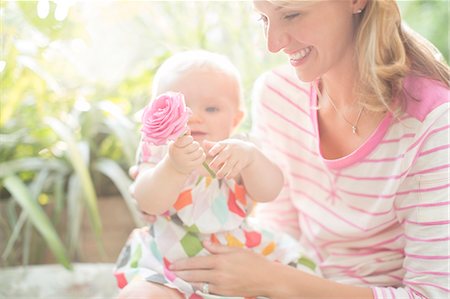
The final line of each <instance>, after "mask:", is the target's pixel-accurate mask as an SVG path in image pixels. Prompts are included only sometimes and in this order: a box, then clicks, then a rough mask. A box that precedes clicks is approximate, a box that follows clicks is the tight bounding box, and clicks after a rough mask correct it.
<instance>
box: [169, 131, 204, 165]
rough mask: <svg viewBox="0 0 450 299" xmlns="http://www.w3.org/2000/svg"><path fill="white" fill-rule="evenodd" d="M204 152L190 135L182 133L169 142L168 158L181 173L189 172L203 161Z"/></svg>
mask: <svg viewBox="0 0 450 299" xmlns="http://www.w3.org/2000/svg"><path fill="white" fill-rule="evenodd" d="M205 158H206V154H205V152H204V151H203V149H202V147H201V146H200V144H199V143H198V142H197V141H194V138H192V136H191V135H183V136H181V137H179V138H178V139H177V140H175V141H174V142H171V143H170V144H169V159H170V161H171V162H172V165H173V167H174V168H175V169H176V170H177V171H178V172H180V173H182V174H190V173H191V172H192V171H193V170H194V169H196V168H197V167H198V166H200V165H201V164H202V163H203V161H205Z"/></svg>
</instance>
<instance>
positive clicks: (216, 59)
mask: <svg viewBox="0 0 450 299" xmlns="http://www.w3.org/2000/svg"><path fill="white" fill-rule="evenodd" d="M192 70H214V71H216V72H218V73H222V74H225V75H228V76H229V77H230V78H232V79H233V80H234V81H235V82H236V87H237V91H238V97H239V99H238V100H239V107H240V108H242V102H243V101H242V98H243V91H242V85H241V76H240V73H239V71H238V69H237V68H236V66H234V64H233V63H232V62H231V61H230V60H229V59H228V58H227V57H226V56H224V55H221V54H217V53H213V52H209V51H205V50H190V51H183V52H178V53H176V54H174V55H172V56H171V57H169V58H168V59H166V60H165V61H164V62H163V64H161V66H160V67H159V68H158V70H157V71H156V74H155V77H154V78H153V82H152V98H155V97H156V96H158V95H159V94H160V93H161V92H163V91H166V90H164V89H165V88H164V87H165V86H164V85H166V86H167V85H170V83H171V80H174V79H176V78H177V75H182V74H184V73H187V72H189V71H192Z"/></svg>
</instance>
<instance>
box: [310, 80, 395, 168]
mask: <svg viewBox="0 0 450 299" xmlns="http://www.w3.org/2000/svg"><path fill="white" fill-rule="evenodd" d="M310 103H311V107H317V104H318V103H317V92H316V90H315V88H314V86H313V85H311V93H310ZM310 113H311V119H312V121H313V125H314V131H315V133H316V134H317V136H318V138H317V148H318V152H319V153H320V158H321V159H322V161H323V162H324V163H325V165H326V166H327V167H328V168H330V169H342V168H345V167H349V166H351V165H353V164H355V163H358V162H360V161H361V160H363V159H364V158H365V157H366V156H367V155H369V154H370V153H371V152H372V151H373V150H374V149H375V148H376V147H377V146H378V145H379V144H380V142H381V140H382V139H383V137H384V136H385V135H386V132H387V131H388V129H389V127H390V125H391V124H392V121H393V116H392V113H390V112H388V113H386V116H385V117H384V118H383V120H382V121H381V123H380V124H379V125H378V127H377V128H376V130H375V131H374V132H373V133H372V135H371V136H370V137H369V138H367V140H366V141H365V142H364V143H363V144H362V145H361V146H360V147H359V148H357V149H356V150H355V151H353V152H352V153H350V154H349V155H347V156H344V157H342V158H339V159H333V160H330V159H326V158H324V157H323V155H322V151H321V150H320V132H319V125H318V121H317V109H310Z"/></svg>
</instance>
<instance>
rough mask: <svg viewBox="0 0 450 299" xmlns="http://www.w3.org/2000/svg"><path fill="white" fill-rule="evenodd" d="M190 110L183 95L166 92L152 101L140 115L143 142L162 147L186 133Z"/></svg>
mask: <svg viewBox="0 0 450 299" xmlns="http://www.w3.org/2000/svg"><path fill="white" fill-rule="evenodd" d="M190 115H191V110H190V109H189V108H188V107H186V104H185V102H184V95H183V94H181V93H178V92H166V93H163V94H161V95H160V96H158V97H157V98H156V99H154V100H153V101H152V102H151V103H150V105H148V106H147V107H146V108H145V110H144V113H143V114H142V129H141V132H142V134H143V141H144V142H146V143H149V144H154V145H164V144H166V143H167V142H168V141H169V140H175V139H177V138H178V137H180V136H181V135H183V134H184V133H185V132H186V131H187V122H188V119H189V116H190Z"/></svg>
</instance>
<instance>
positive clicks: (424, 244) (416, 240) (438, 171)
mask: <svg viewBox="0 0 450 299" xmlns="http://www.w3.org/2000/svg"><path fill="white" fill-rule="evenodd" d="M441 108H444V109H438V110H440V111H441V112H440V116H438V117H436V121H435V122H433V124H432V125H430V126H429V127H428V128H427V129H426V130H425V131H424V132H423V133H422V132H421V136H420V137H419V140H418V142H419V144H418V150H417V152H416V155H415V159H414V161H413V163H412V165H411V168H410V171H409V173H408V175H407V177H406V178H405V183H406V184H408V186H407V188H405V190H407V191H405V192H408V196H407V197H402V198H403V200H402V201H400V200H398V201H396V202H395V209H396V214H397V218H398V221H399V222H400V223H401V224H402V225H403V231H404V239H405V248H404V256H405V259H404V263H403V269H404V271H405V274H404V276H403V279H402V285H403V286H402V287H401V288H394V287H374V288H373V289H372V290H373V294H374V297H375V298H383V299H384V298H449V296H450V287H449V283H450V282H449V281H450V269H449V265H450V252H449V250H450V248H449V243H450V237H449V235H450V225H449V223H450V205H449V204H450V201H449V189H450V187H449V186H450V184H449V147H450V146H449V143H450V142H449V138H450V137H449V136H450V125H449V123H450V122H449V103H446V104H443V107H441ZM442 111H443V112H442ZM433 113H434V112H433Z"/></svg>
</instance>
